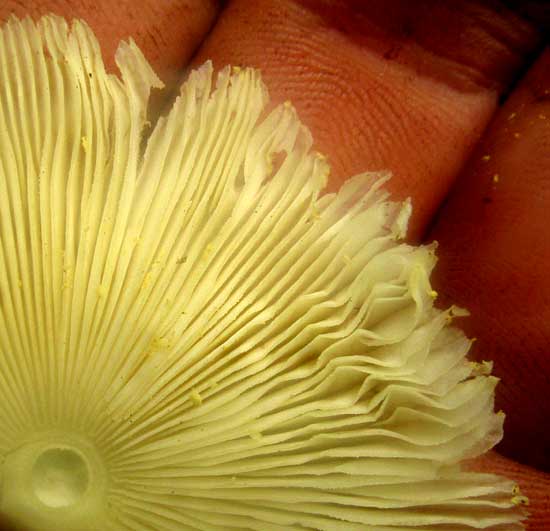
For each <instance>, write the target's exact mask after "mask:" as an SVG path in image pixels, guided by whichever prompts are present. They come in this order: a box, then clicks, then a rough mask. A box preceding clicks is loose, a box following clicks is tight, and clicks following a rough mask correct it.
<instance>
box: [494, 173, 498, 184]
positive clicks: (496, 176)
mask: <svg viewBox="0 0 550 531" xmlns="http://www.w3.org/2000/svg"><path fill="white" fill-rule="evenodd" d="M498 181H499V176H498V173H495V174H494V175H493V182H494V183H495V184H496V183H498Z"/></svg>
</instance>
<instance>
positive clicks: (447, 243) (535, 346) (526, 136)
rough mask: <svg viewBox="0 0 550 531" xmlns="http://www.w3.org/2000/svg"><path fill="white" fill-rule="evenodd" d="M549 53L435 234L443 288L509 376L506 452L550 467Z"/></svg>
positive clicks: (504, 395)
mask: <svg viewBox="0 0 550 531" xmlns="http://www.w3.org/2000/svg"><path fill="white" fill-rule="evenodd" d="M549 209H550V50H546V51H545V53H544V54H543V55H542V56H541V57H540V59H539V60H538V62H537V63H536V64H535V66H534V67H533V68H532V70H531V71H530V72H529V74H528V75H527V77H526V78H525V80H524V81H523V83H522V84H521V85H520V86H519V88H518V89H517V91H516V92H515V93H514V94H513V95H512V96H511V97H510V99H509V101H508V102H507V103H506V104H505V105H504V106H503V108H502V109H501V110H500V112H499V113H498V115H497V116H496V118H495V120H494V122H493V123H492V125H491V127H490V129H489V131H488V132H487V135H486V136H485V138H484V139H483V141H482V142H481V144H480V146H479V149H478V150H477V151H476V152H475V154H474V155H473V157H472V160H471V162H470V164H469V165H468V167H467V168H466V170H465V172H464V175H463V176H462V177H461V178H460V179H459V180H458V182H457V185H456V187H455V189H454V190H453V192H452V193H451V195H450V198H449V200H448V202H447V203H446V205H445V206H444V208H443V209H442V210H441V212H440V213H439V216H438V218H437V221H436V223H435V225H434V227H433V230H432V231H431V233H430V239H431V238H434V239H436V240H438V241H439V242H440V246H439V252H438V254H439V257H440V262H439V266H438V268H437V269H436V279H435V280H436V285H437V289H438V291H439V292H440V293H441V295H442V297H443V299H444V300H445V301H453V302H455V303H457V304H460V305H463V306H465V307H467V308H468V309H469V310H470V311H471V313H472V317H471V318H469V319H468V320H467V321H466V322H465V327H466V328H467V330H468V331H469V332H470V334H472V335H474V336H476V337H477V338H478V341H477V342H476V343H475V344H474V354H475V355H476V356H477V357H483V358H487V359H493V360H494V361H495V373H496V375H497V376H500V377H501V378H502V384H501V385H500V392H499V393H497V406H498V407H501V408H502V409H504V410H505V412H506V413H507V416H508V417H507V422H506V425H505V426H506V433H507V435H506V437H505V439H504V442H503V443H502V444H501V446H500V447H499V449H500V451H501V452H503V453H505V454H506V455H508V456H511V457H513V458H515V459H517V460H519V461H521V462H524V463H527V464H530V465H532V466H537V467H541V468H542V469H544V470H550V453H549V452H548V449H549V448H550V427H549V425H548V418H549V416H550V400H549V399H548V396H549V393H550V358H549V356H548V354H549V351H550V277H549V276H548V269H549V267H550V230H549V226H548V212H549Z"/></svg>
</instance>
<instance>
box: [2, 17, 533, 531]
mask: <svg viewBox="0 0 550 531" xmlns="http://www.w3.org/2000/svg"><path fill="white" fill-rule="evenodd" d="M116 62H117V64H118V67H119V69H120V73H121V77H120V78H119V77H117V76H114V75H110V74H107V73H106V71H105V69H104V66H103V62H102V59H101V54H100V50H99V46H98V43H97V41H96V39H95V37H94V35H93V34H92V32H91V31H90V29H89V28H88V27H87V26H86V25H85V24H84V23H82V22H78V21H76V22H73V23H72V25H71V26H70V27H69V26H67V24H66V23H65V21H64V20H63V19H61V18H57V17H53V16H47V17H44V18H42V19H40V20H39V21H38V22H36V23H34V22H32V21H31V20H28V19H27V20H23V21H19V20H17V19H16V18H11V19H10V20H9V21H8V22H7V23H6V24H5V25H4V26H3V29H2V30H1V32H0V76H1V77H0V510H1V511H2V513H3V514H5V515H7V516H8V517H9V518H11V519H13V520H14V521H16V522H18V523H20V524H21V525H22V526H23V527H25V528H27V529H34V530H39V531H44V530H60V529H63V530H79V531H80V530H101V531H109V530H113V531H118V530H131V531H136V530H147V531H151V530H177V531H182V530H187V529H199V530H220V529H221V530H231V529H256V530H260V531H269V530H277V531H279V530H283V529H319V530H341V531H354V530H357V531H359V530H361V531H369V530H371V531H374V530H376V531H395V530H402V531H406V530H410V531H413V530H416V531H418V530H433V531H464V530H467V529H490V530H493V531H497V530H506V531H512V530H517V529H522V528H523V526H522V524H521V521H522V519H523V512H522V510H521V507H520V505H521V502H522V501H524V498H522V497H521V496H519V495H518V492H517V487H515V486H514V484H513V483H512V482H510V481H507V480H505V479H502V478H499V477H497V476H494V475H491V474H480V473H474V472H471V471H467V470H466V468H465V467H464V466H463V465H462V466H461V461H463V460H465V459H469V458H473V457H476V456H478V455H480V454H482V453H483V452H485V451H486V450H488V449H489V448H491V447H492V446H493V445H494V444H496V442H498V441H499V440H500V438H501V436H502V423H503V415H502V414H498V413H497V414H495V413H494V411H493V398H494V388H495V385H496V383H497V380H496V379H495V378H494V377H492V376H490V375H489V372H490V364H475V363H472V362H469V361H468V359H467V358H466V354H467V352H468V349H469V347H470V341H469V340H468V339H467V338H466V337H465V336H464V335H463V333H462V332H461V331H460V330H458V329H457V328H455V327H453V326H451V324H450V322H451V320H452V318H453V316H454V315H457V314H460V311H458V310H457V309H453V308H451V309H449V310H447V311H441V310H439V309H437V308H435V307H434V305H433V299H434V292H433V291H432V289H431V287H430V281H429V276H430V272H431V270H432V268H433V267H434V264H435V256H434V248H433V246H424V247H413V246H410V245H407V244H406V243H403V242H402V241H401V239H402V237H403V236H404V233H405V231H406V226H407V218H408V215H409V213H410V204H409V203H408V202H406V203H404V204H403V205H397V204H395V203H391V202H389V201H388V196H387V193H386V192H384V190H383V187H382V185H383V183H384V181H385V179H386V178H387V176H385V175H381V174H364V175H360V176H358V177H355V178H353V179H351V180H349V181H348V182H347V184H346V185H345V186H343V188H342V189H341V190H340V191H339V192H338V193H337V194H325V195H321V193H320V192H321V190H322V189H323V187H324V185H325V183H326V180H327V175H328V171H329V168H328V165H327V163H326V161H325V160H324V158H323V157H322V156H321V155H319V154H316V153H313V152H312V151H311V144H312V141H311V138H310V135H309V132H308V130H307V129H306V128H305V127H304V126H303V125H301V124H300V122H299V120H298V118H297V117H296V113H295V111H294V109H293V108H292V106H291V105H290V104H284V105H281V106H279V107H276V108H275V109H274V110H273V111H272V112H270V113H269V114H266V112H265V107H266V104H267V102H268V95H267V91H266V89H265V87H264V86H263V84H262V82H261V79H260V75H259V73H258V72H257V71H255V70H252V69H248V68H246V69H238V68H234V69H230V68H226V69H224V70H223V71H221V72H220V73H219V74H218V75H217V76H216V77H215V78H214V76H213V72H212V66H211V65H210V64H209V63H207V64H205V65H204V66H202V67H201V68H199V69H198V70H196V71H194V72H191V74H190V75H189V78H188V80H187V81H186V82H185V83H184V84H183V86H182V87H181V91H180V95H179V97H178V98H177V100H176V101H175V103H174V104H173V107H172V109H171V111H170V112H169V113H168V114H167V115H166V116H165V117H161V118H159V120H158V122H157V123H156V124H155V126H154V127H153V128H152V132H150V134H148V133H149V128H150V124H149V123H148V122H147V108H148V97H149V92H150V90H151V88H152V87H156V88H160V87H161V86H162V83H161V82H160V80H159V79H158V78H157V76H156V75H155V74H154V72H153V71H152V69H151V67H150V66H149V65H148V64H147V62H146V61H145V59H144V57H143V56H142V54H141V52H140V51H139V50H138V48H137V47H136V45H135V44H134V43H133V42H132V41H130V42H129V43H122V44H121V45H120V48H119V49H118V52H117V55H116ZM214 79H215V80H214Z"/></svg>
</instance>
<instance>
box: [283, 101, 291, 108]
mask: <svg viewBox="0 0 550 531" xmlns="http://www.w3.org/2000/svg"><path fill="white" fill-rule="evenodd" d="M283 106H284V108H285V109H292V103H291V102H290V100H286V101H285V102H284V103H283Z"/></svg>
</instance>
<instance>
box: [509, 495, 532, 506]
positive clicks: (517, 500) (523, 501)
mask: <svg viewBox="0 0 550 531" xmlns="http://www.w3.org/2000/svg"><path fill="white" fill-rule="evenodd" d="M512 503H513V504H514V505H525V506H527V505H529V498H528V497H527V496H514V497H513V498H512Z"/></svg>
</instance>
